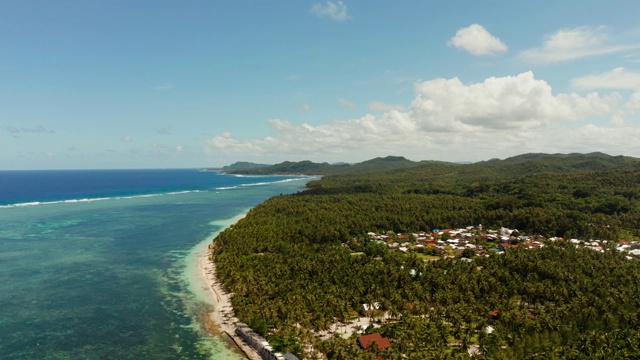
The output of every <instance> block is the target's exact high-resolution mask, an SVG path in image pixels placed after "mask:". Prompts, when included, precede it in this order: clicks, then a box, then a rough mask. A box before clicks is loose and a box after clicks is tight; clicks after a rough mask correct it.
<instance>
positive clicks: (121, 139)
mask: <svg viewBox="0 0 640 360" xmlns="http://www.w3.org/2000/svg"><path fill="white" fill-rule="evenodd" d="M120 141H122V142H133V138H132V137H131V136H129V135H126V136H123V137H121V138H120Z"/></svg>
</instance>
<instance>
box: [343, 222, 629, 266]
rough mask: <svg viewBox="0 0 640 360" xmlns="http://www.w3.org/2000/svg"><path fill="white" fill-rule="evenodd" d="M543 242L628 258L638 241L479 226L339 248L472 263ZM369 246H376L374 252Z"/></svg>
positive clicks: (379, 237) (372, 238) (374, 236)
mask: <svg viewBox="0 0 640 360" xmlns="http://www.w3.org/2000/svg"><path fill="white" fill-rule="evenodd" d="M547 241H569V242H571V243H572V244H575V246H576V248H585V249H591V250H595V251H599V252H604V251H607V250H610V249H615V250H617V251H621V252H625V253H626V254H627V258H628V259H633V258H634V257H637V256H640V242H639V241H635V240H634V241H624V240H623V241H610V240H593V239H590V240H581V239H569V240H566V239H564V238H562V237H550V238H546V237H544V236H542V235H525V234H521V233H520V232H519V231H518V230H516V229H508V228H504V227H503V228H500V229H499V230H494V229H484V228H483V226H482V225H478V226H468V227H466V228H461V229H437V228H436V229H433V230H432V231H431V232H429V233H425V232H421V233H411V234H402V233H398V234H396V233H394V232H392V231H389V232H386V233H382V234H379V233H375V232H368V233H367V237H366V238H365V239H364V240H363V239H358V238H354V239H353V240H351V241H350V242H346V243H342V246H343V247H345V248H349V249H350V250H351V251H352V254H353V255H359V254H366V253H369V254H371V253H372V252H373V253H375V252H376V250H378V251H379V250H380V246H381V245H384V246H386V248H387V250H390V251H398V252H401V253H406V254H411V253H415V254H416V255H417V256H420V257H422V258H423V259H424V260H437V259H439V258H461V260H463V261H472V257H473V256H490V255H491V254H503V253H504V252H505V251H506V250H507V249H512V248H525V249H538V248H541V247H544V246H545V245H544V243H545V242H547ZM372 244H377V245H378V247H377V249H376V248H375V246H372ZM372 248H373V250H372Z"/></svg>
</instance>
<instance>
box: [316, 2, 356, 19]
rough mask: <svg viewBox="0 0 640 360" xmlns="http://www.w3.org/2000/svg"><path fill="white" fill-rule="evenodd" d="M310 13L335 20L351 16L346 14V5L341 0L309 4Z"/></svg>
mask: <svg viewBox="0 0 640 360" xmlns="http://www.w3.org/2000/svg"><path fill="white" fill-rule="evenodd" d="M311 13H312V14H315V15H316V16H318V17H327V18H329V19H331V20H335V21H345V20H347V19H350V18H351V17H350V16H349V15H348V14H347V5H345V4H344V3H343V2H342V1H341V0H338V1H335V2H334V1H327V2H326V3H324V4H322V3H315V4H313V6H311Z"/></svg>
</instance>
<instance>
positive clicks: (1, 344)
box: [0, 169, 309, 359]
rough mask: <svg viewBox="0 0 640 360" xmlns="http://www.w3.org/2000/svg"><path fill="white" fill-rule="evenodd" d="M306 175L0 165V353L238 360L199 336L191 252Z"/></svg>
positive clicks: (199, 301)
mask: <svg viewBox="0 0 640 360" xmlns="http://www.w3.org/2000/svg"><path fill="white" fill-rule="evenodd" d="M307 181H309V178H300V177H282V176H255V177H253V176H251V177H237V176H232V175H223V174H219V173H217V172H207V171H199V170H197V169H181V170H95V171H94V170H85V171H0V359H241V358H242V357H241V356H240V355H238V353H237V352H235V351H234V350H233V349H232V348H230V347H229V346H228V345H227V344H226V343H224V342H223V341H222V340H220V339H219V338H217V337H213V336H210V335H208V334H207V332H206V331H205V330H204V329H203V327H202V325H201V323H200V321H199V317H201V316H202V314H203V313H206V310H207V307H208V306H210V305H208V304H206V302H205V301H204V300H203V298H202V297H201V296H199V292H201V291H202V289H198V288H197V285H196V284H195V280H194V277H196V275H197V274H195V273H196V272H197V271H198V269H197V264H195V262H196V261H197V257H198V255H199V254H201V253H202V251H204V249H206V246H207V244H208V243H210V241H211V239H212V238H213V237H214V235H215V234H216V233H217V232H218V231H220V230H222V229H224V228H225V227H227V226H228V225H230V224H231V223H232V222H233V221H234V220H233V219H234V218H235V217H237V216H238V215H241V214H243V213H245V212H246V211H248V210H249V209H250V208H251V207H253V206H255V205H257V204H259V203H261V202H263V201H265V200H266V199H268V198H269V197H271V196H274V195H278V194H287V193H293V192H297V191H300V190H301V189H302V187H303V186H304V185H305V184H306V182H307Z"/></svg>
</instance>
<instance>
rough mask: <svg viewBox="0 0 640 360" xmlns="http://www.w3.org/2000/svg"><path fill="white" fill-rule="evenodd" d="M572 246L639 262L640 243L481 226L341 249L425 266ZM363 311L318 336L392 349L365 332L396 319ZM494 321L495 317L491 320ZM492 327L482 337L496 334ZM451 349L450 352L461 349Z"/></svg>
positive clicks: (258, 344)
mask: <svg viewBox="0 0 640 360" xmlns="http://www.w3.org/2000/svg"><path fill="white" fill-rule="evenodd" d="M549 241H551V242H555V241H568V242H570V243H572V244H574V245H575V246H576V248H578V249H588V250H593V251H598V252H605V251H609V250H613V251H620V252H623V253H625V254H626V258H627V259H629V260H631V259H634V258H636V257H640V242H639V241H609V240H581V239H568V240H567V239H564V238H562V237H549V238H546V237H544V236H542V235H525V234H521V233H520V232H519V231H518V230H515V229H508V228H504V227H503V228H500V229H498V230H495V229H485V228H483V226H482V225H478V226H468V227H466V228H461V229H433V230H432V231H431V232H428V233H426V232H420V233H411V234H402V233H398V234H396V233H394V232H391V231H389V232H386V233H376V232H368V233H367V234H366V237H364V239H362V238H354V239H352V240H351V241H350V242H346V243H342V247H344V248H348V249H349V250H350V251H351V254H352V255H354V256H359V255H365V254H367V255H373V256H374V258H377V259H380V257H379V256H377V255H382V253H383V252H384V251H394V252H399V253H405V254H408V255H412V254H413V255H416V256H419V257H422V258H423V259H424V260H425V261H435V260H438V259H441V258H454V259H455V258H458V259H460V260H461V261H467V262H472V261H473V257H475V256H493V255H500V254H504V253H505V252H506V251H510V249H517V248H524V249H539V248H542V247H544V246H545V243H547V242H549ZM359 310H360V311H351V312H350V314H349V315H350V319H349V320H348V321H345V322H342V321H336V322H334V323H333V324H332V325H330V326H329V328H328V329H326V330H320V331H316V336H318V337H320V338H322V339H325V340H328V339H331V338H332V337H334V336H340V337H342V338H350V337H351V336H353V335H354V334H355V335H357V336H356V342H357V344H358V346H359V347H360V348H361V349H362V350H363V351H369V350H370V349H371V348H372V347H373V346H374V344H375V346H376V347H377V348H379V349H384V348H387V347H391V346H392V344H391V342H390V341H389V339H387V338H385V337H382V336H381V335H380V333H378V332H373V333H369V334H365V329H367V328H369V329H371V328H373V329H375V328H379V327H381V326H382V325H383V324H384V323H385V322H386V321H392V320H393V318H392V317H390V316H389V314H388V313H387V312H386V311H385V310H384V309H383V308H382V305H381V304H380V303H378V302H375V303H371V304H362V306H361V307H360V309H359ZM492 315H494V314H492ZM493 330H494V329H493V328H492V327H491V326H487V327H486V328H485V329H484V331H485V332H487V333H491V332H493ZM236 334H237V335H238V336H240V337H241V338H242V339H243V340H244V341H245V342H246V343H247V344H249V345H250V346H251V347H253V348H254V349H255V350H256V351H257V352H258V353H259V354H260V357H261V358H263V359H267V360H296V359H298V358H297V357H296V356H295V355H293V354H291V353H286V354H281V353H278V352H276V351H275V350H274V349H273V348H272V347H271V346H270V345H269V343H268V342H267V340H266V339H264V338H263V337H261V336H260V335H258V334H256V333H255V332H253V330H251V329H250V328H249V327H248V326H247V325H245V324H242V323H238V327H237V329H236ZM458 345H459V344H457V343H453V344H451V346H458ZM468 352H469V355H470V356H473V355H478V354H480V352H479V349H478V346H477V345H472V346H470V347H469V349H468Z"/></svg>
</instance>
